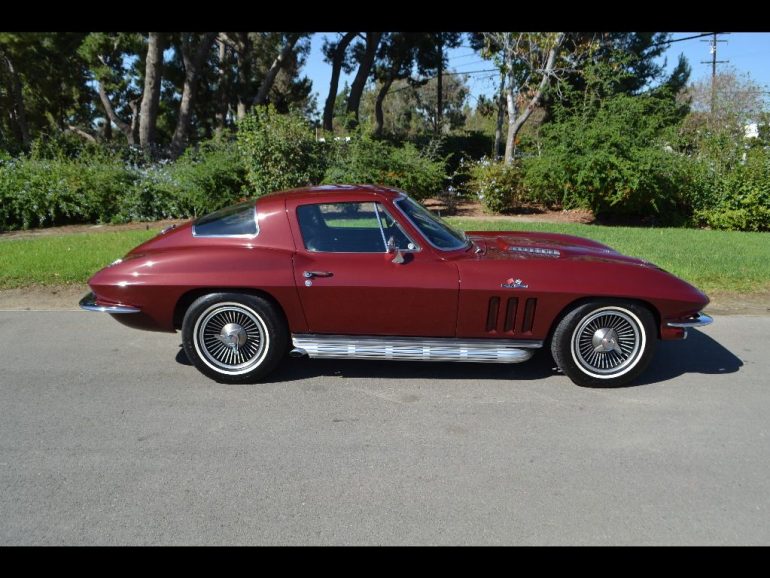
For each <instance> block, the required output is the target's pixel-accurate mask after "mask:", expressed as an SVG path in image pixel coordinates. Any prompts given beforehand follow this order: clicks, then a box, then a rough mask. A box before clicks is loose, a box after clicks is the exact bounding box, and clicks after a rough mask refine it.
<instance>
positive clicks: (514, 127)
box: [505, 33, 564, 165]
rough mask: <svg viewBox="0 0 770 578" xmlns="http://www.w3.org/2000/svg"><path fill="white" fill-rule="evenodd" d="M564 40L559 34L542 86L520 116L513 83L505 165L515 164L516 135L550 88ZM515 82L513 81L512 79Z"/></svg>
mask: <svg viewBox="0 0 770 578" xmlns="http://www.w3.org/2000/svg"><path fill="white" fill-rule="evenodd" d="M563 38H564V34H563V33H562V34H559V35H558V36H557V37H556V41H555V42H554V45H553V46H552V47H551V50H549V51H548V60H547V61H546V64H545V70H544V71H543V78H541V79H540V84H539V85H538V87H537V90H536V91H535V94H534V95H533V96H532V98H531V99H530V101H529V103H528V104H527V106H525V107H524V111H523V112H522V113H521V115H519V116H518V117H517V116H516V110H515V103H514V97H513V90H512V86H513V82H511V85H512V86H511V87H509V89H508V93H507V97H508V115H509V117H508V138H507V139H506V142H505V164H506V165H510V164H511V163H512V162H513V154H514V150H515V143H516V135H518V134H519V131H520V130H521V127H522V126H524V123H525V122H527V119H529V117H530V116H531V115H532V112H533V111H534V110H535V108H536V107H537V105H538V104H539V103H540V99H541V98H542V96H543V91H544V90H545V88H546V86H548V81H549V80H550V74H551V72H552V71H553V67H554V65H555V64H556V56H557V54H558V53H559V48H561V42H562V39H563ZM512 80H513V79H512Z"/></svg>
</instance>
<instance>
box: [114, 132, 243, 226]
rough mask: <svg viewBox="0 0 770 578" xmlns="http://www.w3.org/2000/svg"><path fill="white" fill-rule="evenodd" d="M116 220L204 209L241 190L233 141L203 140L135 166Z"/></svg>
mask: <svg viewBox="0 0 770 578" xmlns="http://www.w3.org/2000/svg"><path fill="white" fill-rule="evenodd" d="M137 174H138V179H137V180H136V182H135V183H134V185H133V186H132V187H131V188H130V189H129V190H127V191H126V194H125V195H124V196H123V197H122V199H121V201H120V207H119V211H118V213H117V215H116V217H115V219H114V220H115V221H118V222H126V221H154V220H158V219H170V218H190V217H199V216H201V215H205V214H207V213H210V212H212V211H216V210H217V209H221V208H222V207H226V206H228V205H231V204H233V203H236V202H237V201H239V200H240V199H241V198H242V197H243V196H244V192H243V191H244V188H245V187H246V184H247V182H246V168H245V167H244V166H243V163H242V161H241V157H240V153H239V151H238V148H237V146H235V144H234V143H228V142H224V141H216V140H213V141H206V142H204V143H201V144H200V145H198V146H197V147H195V148H189V149H188V150H187V151H186V152H185V154H184V155H182V156H181V157H180V158H179V159H177V160H176V161H175V162H173V163H169V162H163V161H162V162H160V163H157V164H154V165H150V166H147V167H145V168H142V169H137Z"/></svg>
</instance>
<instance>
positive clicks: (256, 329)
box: [194, 303, 269, 375]
mask: <svg viewBox="0 0 770 578" xmlns="http://www.w3.org/2000/svg"><path fill="white" fill-rule="evenodd" d="M194 335H195V348H196V349H197V351H198V352H199V353H200V354H201V357H202V358H203V360H204V361H205V362H206V364H207V365H208V366H210V367H212V368H213V369H215V370H217V371H220V372H222V373H228V374H232V375H237V374H241V373H246V372H248V371H250V370H251V369H253V368H254V367H256V366H257V365H259V364H260V363H261V362H262V360H263V359H264V357H265V353H266V351H267V342H268V340H269V338H268V336H267V329H266V327H265V324H264V322H263V321H262V319H261V318H260V317H259V315H257V314H256V313H255V312H254V311H252V310H251V309H249V308H248V307H245V306H243V305H240V304H237V303H221V304H217V305H214V306H212V307H210V308H209V309H208V310H207V311H205V312H204V313H203V314H202V315H201V316H200V317H199V318H198V321H197V323H196V326H195V330H194Z"/></svg>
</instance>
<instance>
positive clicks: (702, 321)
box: [666, 313, 714, 327]
mask: <svg viewBox="0 0 770 578" xmlns="http://www.w3.org/2000/svg"><path fill="white" fill-rule="evenodd" d="M713 321H714V319H712V318H711V317H710V316H709V315H706V314H705V313H696V314H695V315H693V316H691V317H688V318H687V319H685V320H683V321H669V322H668V323H666V325H668V326H669V327H703V326H704V325H710V324H711V323H712V322H713Z"/></svg>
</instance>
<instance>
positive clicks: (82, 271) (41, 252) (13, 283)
mask: <svg viewBox="0 0 770 578" xmlns="http://www.w3.org/2000/svg"><path fill="white" fill-rule="evenodd" d="M157 233H158V229H152V230H145V229H142V230H138V231H110V232H104V233H74V234H70V235H56V236H54V235H51V236H41V237H32V238H22V239H1V240H0V289H10V288H13V287H25V286H28V285H66V284H71V283H85V282H86V281H87V280H88V279H89V277H91V275H93V274H94V273H95V272H96V271H98V270H99V269H101V268H102V267H104V266H105V265H109V264H110V263H112V262H113V261H114V260H115V259H118V258H120V257H122V256H123V255H125V254H126V253H128V251H129V250H130V249H132V248H133V247H135V246H137V245H138V244H140V243H142V242H143V241H146V240H147V239H149V238H150V237H153V236H154V235H156V234H157Z"/></svg>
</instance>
